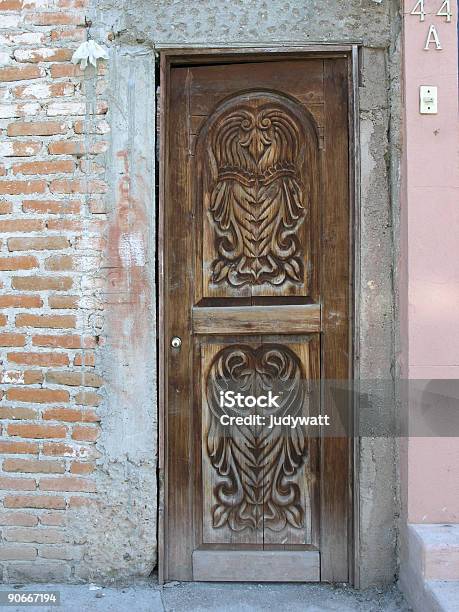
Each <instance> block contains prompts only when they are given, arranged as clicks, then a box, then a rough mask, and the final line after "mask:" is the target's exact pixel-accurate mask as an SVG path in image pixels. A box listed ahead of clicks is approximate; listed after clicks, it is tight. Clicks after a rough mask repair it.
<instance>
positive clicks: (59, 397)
mask: <svg viewBox="0 0 459 612" xmlns="http://www.w3.org/2000/svg"><path fill="white" fill-rule="evenodd" d="M6 397H7V399H8V400H9V401H10V402H29V403H33V404H47V403H48V404H51V403H53V404H58V403H61V402H64V403H65V402H68V401H69V399H70V395H69V392H68V391H65V390H64V389H25V388H19V387H15V388H11V389H8V390H7V392H6Z"/></svg>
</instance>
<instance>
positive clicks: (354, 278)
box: [157, 43, 361, 588]
mask: <svg viewBox="0 0 459 612" xmlns="http://www.w3.org/2000/svg"><path fill="white" fill-rule="evenodd" d="M360 49H361V47H360V46H359V45H358V44H333V43H331V44H327V43H320V44H310V45H296V44H292V45H284V46H279V45H268V44H266V45H263V46H261V45H244V46H228V47H193V48H190V47H167V46H165V47H163V46H161V47H160V46H159V45H158V50H159V51H160V97H159V100H158V102H159V164H158V165H159V172H158V174H159V176H158V179H159V180H158V184H159V201H158V236H157V257H158V328H157V334H158V488H159V490H158V547H157V550H158V553H157V554H158V556H157V559H158V561H157V566H158V577H159V583H160V584H163V583H164V582H165V580H167V577H166V576H165V551H166V548H167V542H166V541H165V534H166V531H167V530H166V528H165V527H166V522H167V508H166V500H167V486H168V483H167V465H166V461H167V458H166V457H167V455H166V453H165V450H166V440H167V418H166V410H165V408H166V402H167V398H166V388H165V383H166V372H165V367H164V364H165V363H166V359H165V357H166V351H167V350H168V347H167V344H166V338H165V334H164V303H165V297H166V295H165V278H164V245H165V226H164V219H165V215H164V204H165V183H166V176H167V170H168V165H167V156H166V153H167V142H168V123H169V121H168V108H167V100H168V93H169V91H168V90H169V79H170V69H171V66H173V65H193V64H200V65H203V64H215V63H218V62H219V61H221V62H228V61H235V60H236V59H237V61H238V62H253V61H256V60H258V61H263V60H266V59H267V58H269V59H270V61H276V59H277V60H279V61H281V60H285V59H287V58H290V59H292V58H295V59H296V58H301V59H306V58H311V57H314V58H320V57H324V58H333V57H343V56H345V57H346V58H347V61H348V100H349V105H348V109H349V112H348V125H349V203H350V215H349V219H350V221H349V241H350V242H349V245H350V258H349V259H350V261H349V265H350V282H351V287H350V321H349V334H350V339H349V346H350V349H351V352H352V355H351V358H350V359H349V380H351V381H352V380H358V379H359V355H360V349H359V347H360V326H359V322H360V303H359V300H360V265H361V262H360V244H361V235H360V234H361V233H360V230H361V227H360V189H361V174H360V173H361V168H360V145H359V143H360V126H359V73H360ZM352 410H353V419H354V423H356V418H357V415H358V394H357V393H352ZM348 470H349V472H348V473H349V491H348V503H349V528H348V534H349V535H348V559H349V583H350V584H351V585H353V586H355V587H357V588H359V584H360V577H359V564H360V560H359V548H360V547H359V531H360V528H359V525H360V520H359V514H360V513H359V499H360V494H359V439H358V437H356V436H350V437H349V466H348Z"/></svg>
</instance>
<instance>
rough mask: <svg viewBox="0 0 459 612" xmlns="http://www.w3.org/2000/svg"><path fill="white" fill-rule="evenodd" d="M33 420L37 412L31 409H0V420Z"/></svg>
mask: <svg viewBox="0 0 459 612" xmlns="http://www.w3.org/2000/svg"><path fill="white" fill-rule="evenodd" d="M35 418H37V412H36V411H35V410H33V409H32V408H0V419H11V420H16V419H35ZM3 469H5V468H3Z"/></svg>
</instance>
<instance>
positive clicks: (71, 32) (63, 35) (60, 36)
mask: <svg viewBox="0 0 459 612" xmlns="http://www.w3.org/2000/svg"><path fill="white" fill-rule="evenodd" d="M51 40H52V41H53V42H62V41H72V42H73V41H75V42H80V41H81V42H83V41H85V40H86V32H85V30H84V29H83V28H68V29H67V30H53V31H52V32H51Z"/></svg>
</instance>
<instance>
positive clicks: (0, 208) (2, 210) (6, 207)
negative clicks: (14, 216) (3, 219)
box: [0, 200, 13, 215]
mask: <svg viewBox="0 0 459 612" xmlns="http://www.w3.org/2000/svg"><path fill="white" fill-rule="evenodd" d="M12 210H13V204H12V203H11V202H5V201H4V200H2V201H0V215H9V214H11V212H12Z"/></svg>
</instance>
